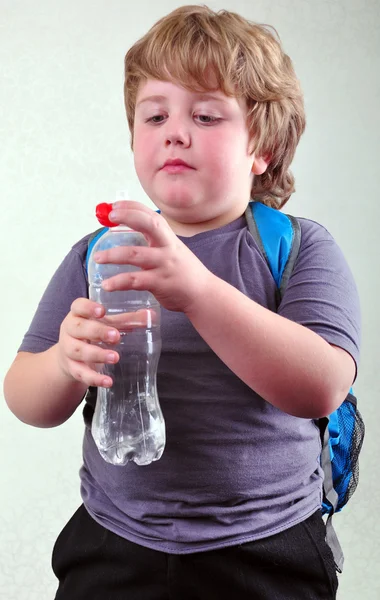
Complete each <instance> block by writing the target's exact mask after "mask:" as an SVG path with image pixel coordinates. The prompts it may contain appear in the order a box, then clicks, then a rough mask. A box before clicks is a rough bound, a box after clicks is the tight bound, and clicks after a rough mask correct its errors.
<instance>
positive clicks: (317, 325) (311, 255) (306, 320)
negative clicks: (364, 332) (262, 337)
mask: <svg viewBox="0 0 380 600" xmlns="http://www.w3.org/2000/svg"><path fill="white" fill-rule="evenodd" d="M299 221H300V223H301V247H300V252H299V255H298V259H297V261H296V264H295V266H294V270H293V273H292V275H291V277H290V280H289V283H288V286H287V288H286V291H285V294H284V296H283V298H282V301H281V304H280V306H279V310H278V312H279V314H280V315H282V316H283V317H286V318H288V319H291V320H292V321H296V322H297V323H300V324H301V325H304V326H305V327H308V328H309V329H311V330H313V331H314V332H315V333H317V334H318V335H320V336H321V337H322V338H324V339H325V340H326V341H327V342H328V343H329V344H334V345H335V346H339V347H340V348H343V349H344V350H346V352H348V353H349V354H350V355H351V356H352V358H353V359H354V361H355V363H356V366H358V362H359V347H360V337H361V316H360V303H359V295H358V290H357V287H356V284H355V281H354V278H353V275H352V273H351V270H350V268H349V266H348V264H347V262H346V260H345V258H344V256H343V253H342V251H341V250H340V248H339V246H338V244H337V243H336V242H335V240H334V239H333V237H332V236H331V234H330V233H329V232H328V231H326V229H325V228H324V227H322V226H321V225H319V224H318V223H314V222H313V221H309V220H306V219H299Z"/></svg>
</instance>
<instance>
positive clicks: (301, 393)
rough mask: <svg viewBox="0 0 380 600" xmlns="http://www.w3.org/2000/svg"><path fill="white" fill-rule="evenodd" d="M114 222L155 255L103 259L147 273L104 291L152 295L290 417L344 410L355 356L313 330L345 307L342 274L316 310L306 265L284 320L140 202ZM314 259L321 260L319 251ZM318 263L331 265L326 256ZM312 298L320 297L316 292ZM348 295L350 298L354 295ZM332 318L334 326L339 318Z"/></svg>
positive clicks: (129, 252)
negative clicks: (217, 271)
mask: <svg viewBox="0 0 380 600" xmlns="http://www.w3.org/2000/svg"><path fill="white" fill-rule="evenodd" d="M110 218H111V220H113V221H114V222H115V223H125V224H126V225H129V226H130V227H132V228H133V229H136V230H138V231H141V232H142V233H144V234H145V235H146V237H147V238H148V240H149V243H150V247H146V248H143V247H141V248H120V249H116V248H115V249H113V250H109V251H105V252H103V253H99V257H98V258H97V260H98V262H115V263H124V262H125V263H129V264H134V265H136V266H139V267H141V268H142V271H139V272H137V273H130V274H124V275H119V276H116V277H114V278H112V279H109V280H108V281H106V282H104V283H103V286H104V287H105V289H107V290H108V291H112V290H115V289H148V290H150V291H151V292H152V293H153V294H154V295H155V296H156V298H157V299H158V300H159V302H160V303H161V304H162V305H163V306H165V308H167V309H168V310H181V311H183V312H184V313H185V314H186V315H187V316H188V318H189V319H190V320H191V322H192V324H193V325H194V327H195V328H196V329H197V331H198V332H199V333H200V335H201V336H202V337H203V338H204V340H205V341H206V342H207V343H208V345H209V346H210V347H211V348H212V349H213V350H214V352H215V353H216V354H217V355H218V356H219V357H220V358H221V360H223V361H224V362H225V364H226V365H227V366H228V367H229V368H230V369H231V370H232V371H233V372H234V373H235V374H236V375H237V376H238V377H240V378H241V379H242V380H243V381H244V382H245V383H246V384H247V385H249V386H250V387H251V388H252V389H253V390H254V391H255V392H257V393H258V394H259V395H260V396H262V397H263V398H264V399H265V400H267V401H268V402H270V403H272V404H273V405H274V406H276V407H278V408H280V409H281V410H283V411H285V412H287V413H289V414H292V415H295V416H299V417H305V418H319V417H322V416H325V415H326V414H329V413H331V412H333V411H334V410H335V409H336V408H337V407H338V406H339V405H340V404H341V402H342V401H343V400H344V398H345V396H346V395H347V392H348V390H349V388H350V386H351V384H352V381H353V380H354V378H355V362H354V360H353V358H352V357H351V355H350V354H349V353H348V352H346V351H345V350H342V349H341V348H338V347H334V346H333V345H331V344H329V343H328V342H327V341H325V340H324V339H323V337H322V336H321V335H319V334H317V333H315V332H313V331H312V328H311V327H312V326H313V325H312V323H313V322H317V323H321V324H322V325H323V322H324V320H325V319H324V312H325V304H324V302H325V301H327V303H328V304H331V299H332V300H333V302H332V304H334V306H335V305H337V304H338V305H339V302H340V299H341V298H340V293H341V292H342V290H341V289H340V288H337V289H336V290H335V289H334V284H333V283H332V278H333V277H334V276H335V278H336V279H337V278H338V277H339V276H340V275H339V273H334V270H333V269H332V270H331V272H328V269H327V272H326V273H325V272H324V274H323V277H324V279H326V281H325V282H324V283H325V285H326V286H327V288H328V290H331V291H326V290H324V292H323V294H324V295H322V301H321V303H319V304H318V303H317V304H316V301H315V297H313V295H311V296H310V297H307V298H306V300H304V299H303V296H307V293H306V292H307V289H306V288H307V285H308V282H310V281H312V279H313V276H314V271H313V272H312V273H310V270H309V267H310V262H308V261H306V262H305V263H303V262H302V261H300V265H299V271H300V273H301V275H302V277H301V280H297V278H295V284H294V286H293V290H290V292H289V291H288V289H287V293H286V296H287V298H286V301H285V302H283V304H284V307H283V308H282V310H283V313H284V316H282V315H280V314H276V313H273V312H272V311H270V310H268V309H266V308H263V307H262V306H261V305H259V304H257V303H256V302H254V301H253V300H251V299H250V298H248V297H247V296H245V295H244V294H243V293H242V292H240V291H239V290H237V289H235V288H234V287H233V286H231V285H230V284H228V283H226V282H225V281H223V280H222V279H220V278H218V277H216V276H215V275H213V274H212V273H211V272H210V271H209V270H208V269H207V268H206V267H205V266H204V265H203V264H202V263H201V262H200V261H199V260H198V258H197V257H196V256H194V254H193V253H192V252H191V251H190V250H189V249H188V248H187V247H186V246H185V245H184V244H183V243H182V242H181V241H180V240H178V238H177V237H176V236H175V234H174V233H173V232H172V231H171V230H170V228H169V226H168V225H167V223H166V221H165V220H164V219H163V218H162V216H160V215H157V214H155V213H153V211H151V210H150V209H148V208H147V207H144V206H143V205H140V204H138V203H135V202H124V203H123V202H121V203H117V205H116V210H115V211H114V213H113V215H112V214H111V215H110ZM312 245H313V244H310V246H312ZM311 251H312V252H314V246H313V247H312V250H311ZM317 257H318V260H319V259H320V260H322V262H323V263H326V260H327V263H328V258H326V255H325V254H324V253H323V252H322V254H321V255H317ZM328 268H329V265H328ZM344 277H345V275H344V274H343V277H342V279H344ZM303 286H306V287H303ZM289 287H291V286H288V288H289ZM295 290H297V291H296V292H295ZM299 290H301V291H299ZM312 291H313V293H314V292H316V293H317V295H318V290H315V286H314V287H312ZM344 292H345V293H347V288H344ZM329 293H331V294H332V298H330V297H329V296H328V294H329ZM348 293H350V292H348ZM300 294H301V296H302V303H303V305H304V306H306V307H307V309H308V311H306V310H304V313H305V314H306V313H307V312H308V314H307V315H306V316H305V315H303V317H305V318H303V322H304V323H305V324H306V325H309V323H310V327H307V326H304V325H301V324H299V323H297V322H296V321H297V320H298V318H299V315H300V310H299V306H300V304H299V300H300ZM214 299H217V302H215V301H214ZM337 299H338V301H337ZM335 308H336V306H335ZM331 310H332V309H331ZM331 310H330V312H331ZM337 310H339V311H340V308H339V307H338V309H337ZM331 315H332V320H333V321H334V320H335V316H336V315H335V313H331V314H330V316H331ZM337 316H338V315H337ZM289 317H290V318H289ZM349 319H350V315H349V314H347V315H344V318H343V320H344V322H347V320H349ZM330 324H331V320H330ZM338 328H339V321H338ZM319 329H320V330H321V329H322V330H323V328H321V327H320V328H319ZM343 338H344V335H343ZM334 339H341V338H339V336H335V337H334ZM337 345H338V344H337Z"/></svg>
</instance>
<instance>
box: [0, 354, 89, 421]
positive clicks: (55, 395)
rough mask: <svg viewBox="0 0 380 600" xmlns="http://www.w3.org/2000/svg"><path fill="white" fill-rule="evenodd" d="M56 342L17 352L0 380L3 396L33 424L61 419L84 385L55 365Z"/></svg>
mask: <svg viewBox="0 0 380 600" xmlns="http://www.w3.org/2000/svg"><path fill="white" fill-rule="evenodd" d="M56 351H57V346H56V345H55V346H52V347H51V348H49V350H46V351H45V352H40V353H38V354H32V353H29V352H21V353H20V354H19V355H18V356H17V357H16V359H15V361H14V362H13V364H12V366H11V368H10V369H9V371H8V373H7V375H6V377H5V381H4V396H5V400H6V402H7V404H8V406H9V408H10V410H11V411H12V412H13V413H14V414H15V415H16V417H17V418H18V419H20V420H21V421H23V422H24V423H27V424H29V425H33V426H35V427H55V426H57V425H60V424H61V423H64V422H65V421H66V420H67V419H68V418H69V417H70V416H71V415H72V414H73V412H74V411H75V410H76V408H77V407H78V405H79V404H80V402H81V400H82V398H83V396H84V394H85V393H86V389H87V386H85V385H84V384H83V383H80V382H77V381H74V380H73V379H71V378H70V377H68V376H66V375H65V374H64V373H63V372H62V370H61V369H60V368H59V363H58V360H57V356H56Z"/></svg>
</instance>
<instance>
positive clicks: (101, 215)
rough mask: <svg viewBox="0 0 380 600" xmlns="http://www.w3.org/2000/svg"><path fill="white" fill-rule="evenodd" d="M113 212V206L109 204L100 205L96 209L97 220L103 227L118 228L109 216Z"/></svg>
mask: <svg viewBox="0 0 380 600" xmlns="http://www.w3.org/2000/svg"><path fill="white" fill-rule="evenodd" d="M111 210H112V204H107V202H102V203H101V204H98V205H97V207H96V213H95V214H96V218H97V219H98V221H99V223H100V224H101V225H104V226H105V227H116V226H117V223H114V222H113V221H110V220H109V218H108V215H109V214H110V212H111Z"/></svg>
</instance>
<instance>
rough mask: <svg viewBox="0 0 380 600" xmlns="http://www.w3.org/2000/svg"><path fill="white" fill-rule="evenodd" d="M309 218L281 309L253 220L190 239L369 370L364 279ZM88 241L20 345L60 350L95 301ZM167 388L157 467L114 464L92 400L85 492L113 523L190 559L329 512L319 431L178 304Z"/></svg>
mask: <svg viewBox="0 0 380 600" xmlns="http://www.w3.org/2000/svg"><path fill="white" fill-rule="evenodd" d="M300 223H301V230H302V242H301V248H300V254H299V257H298V260H297V262H296V265H295V268H294V272H293V274H292V276H291V279H290V281H289V285H288V288H287V290H286V292H285V295H284V298H283V300H282V302H281V304H280V306H276V286H275V283H274V280H273V278H272V276H271V273H270V271H269V269H268V267H267V265H266V262H265V260H264V259H263V257H262V255H261V253H260V251H259V250H258V248H257V246H256V243H255V241H254V239H253V238H252V236H251V234H250V233H249V231H248V230H247V225H246V221H245V218H244V217H240V218H239V219H237V220H235V221H234V222H232V223H230V224H228V225H226V226H224V227H221V228H220V229H216V230H213V231H206V232H203V233H199V234H197V235H194V236H193V237H190V238H183V237H181V238H180V239H181V240H182V241H183V242H184V244H186V245H187V246H188V247H189V248H190V249H191V250H192V252H193V253H194V254H195V255H196V256H197V257H198V258H199V259H200V260H201V261H202V262H203V263H204V264H205V266H206V267H207V268H208V269H209V270H210V271H212V272H213V273H214V274H215V275H217V276H218V277H220V278H221V279H224V280H225V281H227V282H228V283H230V284H232V285H233V286H235V287H236V288H237V289H238V290H240V291H241V292H242V293H243V294H245V295H247V296H248V297H249V298H251V299H252V300H254V301H255V302H258V303H259V304H261V305H262V306H264V307H266V308H268V309H269V310H272V311H278V313H279V314H280V315H282V316H284V317H286V318H288V319H291V320H293V321H296V322H298V323H300V324H302V325H304V326H306V327H308V328H310V329H311V330H313V331H314V332H315V333H317V334H319V335H320V336H321V337H323V338H324V339H325V340H326V341H327V342H329V343H331V344H335V345H337V346H340V347H341V348H343V349H344V350H346V351H347V352H349V353H350V354H351V356H352V357H353V358H354V360H355V362H356V363H357V361H358V353H359V352H358V347H359V338H360V310H359V300H358V294H357V289H356V286H355V283H354V280H353V277H352V274H351V272H350V270H349V268H348V266H347V263H346V261H345V259H344V257H343V255H342V253H341V251H340V249H339V247H338V246H337V244H336V243H335V241H334V240H333V238H332V237H331V235H330V234H329V233H328V232H327V231H326V230H325V229H324V228H323V227H322V226H321V225H319V224H317V223H314V222H313V221H310V220H307V219H300ZM87 240H88V236H86V237H85V238H83V239H82V240H81V241H79V242H78V243H77V244H75V245H74V246H73V248H72V249H71V251H70V252H69V254H68V255H67V256H66V258H65V259H64V261H63V262H62V264H61V265H60V267H59V268H58V270H57V271H56V273H55V275H54V276H53V278H52V280H51V282H50V284H49V285H48V287H47V290H46V292H45V294H44V295H43V297H42V299H41V301H40V304H39V306H38V309H37V312H36V314H35V316H34V319H33V321H32V323H31V326H30V328H29V331H28V332H27V334H26V335H25V338H24V340H23V343H22V345H21V347H20V350H22V351H26V352H41V351H44V350H46V349H47V348H49V347H50V346H51V345H53V344H55V343H56V342H57V340H58V336H59V327H60V324H61V322H62V320H63V318H64V317H65V316H66V315H67V313H68V312H69V310H70V305H71V303H72V302H73V300H74V299H75V298H78V297H86V296H87V295H88V290H87V279H86V269H85V265H84V261H85V255H86V251H87ZM217 301H218V299H217V298H210V302H217ZM233 310H234V307H233V306H231V311H233ZM226 318H228V315H226ZM157 386H158V394H159V398H160V404H161V407H162V410H163V413H164V417H165V422H166V432H167V442H166V448H165V451H164V454H163V456H162V458H161V459H160V460H159V461H157V462H154V463H152V464H151V465H149V466H145V467H138V466H136V465H135V463H128V464H127V465H126V466H125V467H117V466H113V465H110V464H108V463H106V462H105V461H104V460H103V459H102V458H101V456H100V454H99V452H98V450H97V448H96V446H95V444H94V441H93V439H92V436H91V430H90V423H89V419H88V415H90V414H91V412H92V410H91V406H90V404H88V405H87V409H86V410H85V411H84V414H85V415H86V418H85V433H84V444H83V466H82V468H81V471H80V475H81V494H82V498H83V501H84V504H85V506H86V508H87V510H88V511H89V513H90V514H91V515H92V516H93V518H94V519H95V520H96V521H98V522H99V523H100V524H101V525H103V526H104V527H106V528H108V529H110V530H111V531H113V532H115V533H117V534H118V535H120V536H122V537H125V538H127V539H129V540H131V541H133V542H136V543H138V544H140V545H143V546H147V547H150V548H153V549H156V550H161V551H165V552H169V553H175V554H181V553H190V552H195V551H203V550H210V549H213V548H219V547H223V546H229V545H233V544H238V543H242V542H247V541H251V540H255V539H259V538H263V537H267V536H269V535H272V534H275V533H277V532H280V531H282V530H284V529H286V528H288V527H291V526H292V525H295V524H296V523H299V522H301V521H303V520H304V519H306V518H307V517H308V516H309V515H310V514H312V513H313V512H314V511H316V510H317V509H318V508H319V507H320V506H321V496H322V477H323V474H322V472H321V469H320V465H319V456H320V450H321V446H320V438H319V430H318V427H317V424H316V423H315V422H314V421H313V420H312V419H302V418H298V417H294V416H291V415H288V414H286V413H284V412H282V411H281V410H279V409H278V408H275V407H274V406H272V405H271V404H269V403H268V402H266V401H265V400H264V399H263V398H261V397H260V396H258V395H257V394H256V393H255V392H254V391H253V390H251V389H250V388H249V387H248V386H247V385H246V384H245V383H243V382H242V381H241V380H240V379H239V378H238V377H237V376H236V375H235V374H234V373H233V372H232V371H231V370H230V369H229V368H228V367H227V366H226V365H225V364H224V363H223V362H222V361H221V360H220V359H219V358H218V356H217V355H216V354H215V353H214V352H213V351H212V350H211V348H210V347H209V346H208V345H207V344H206V342H205V341H204V340H203V339H202V337H201V336H200V335H199V333H198V332H197V331H196V330H195V328H194V327H193V326H192V324H191V322H190V321H189V320H188V318H187V317H186V316H185V315H184V314H182V313H180V312H171V311H168V310H166V309H162V354H161V359H160V362H159V367H158V379H157Z"/></svg>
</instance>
